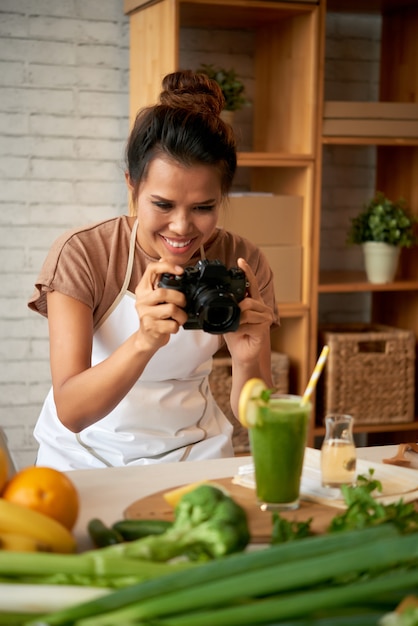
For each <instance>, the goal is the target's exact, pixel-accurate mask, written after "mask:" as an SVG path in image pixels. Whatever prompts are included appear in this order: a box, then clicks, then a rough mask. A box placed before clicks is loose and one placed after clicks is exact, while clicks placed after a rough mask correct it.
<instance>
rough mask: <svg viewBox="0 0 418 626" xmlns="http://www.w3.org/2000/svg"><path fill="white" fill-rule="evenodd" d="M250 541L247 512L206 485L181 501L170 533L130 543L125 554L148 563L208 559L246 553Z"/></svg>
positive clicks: (221, 493)
mask: <svg viewBox="0 0 418 626" xmlns="http://www.w3.org/2000/svg"><path fill="white" fill-rule="evenodd" d="M249 541H250V531H249V528H248V521H247V515H246V512H245V511H244V509H243V508H242V507H241V506H240V505H239V504H237V503H236V502H235V501H234V500H233V499H232V498H231V497H230V496H229V495H227V494H225V493H224V492H223V491H221V490H220V489H218V488H217V487H215V486H213V485H209V484H203V485H199V486H198V487H196V489H194V490H193V491H190V492H189V493H186V494H185V495H184V496H183V497H182V498H181V499H180V500H179V502H178V504H177V506H176V507H175V520H174V523H173V525H172V526H171V527H170V528H169V529H168V530H166V531H165V532H164V533H162V534H161V535H154V536H149V537H144V538H142V539H138V540H136V541H133V542H131V543H130V544H129V545H128V546H127V547H126V553H125V554H126V556H134V557H138V558H141V559H145V560H149V561H168V560H170V559H173V558H174V557H177V556H182V555H185V556H187V557H188V558H189V559H190V560H209V559H215V558H219V557H221V556H224V555H226V554H230V553H232V552H239V551H241V550H244V548H245V547H246V546H247V544H248V543H249Z"/></svg>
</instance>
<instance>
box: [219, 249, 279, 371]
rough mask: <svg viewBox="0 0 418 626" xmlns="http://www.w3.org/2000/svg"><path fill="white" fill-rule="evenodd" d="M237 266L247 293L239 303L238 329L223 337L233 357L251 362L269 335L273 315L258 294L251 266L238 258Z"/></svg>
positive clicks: (257, 355) (255, 358)
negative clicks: (247, 285)
mask: <svg viewBox="0 0 418 626" xmlns="http://www.w3.org/2000/svg"><path fill="white" fill-rule="evenodd" d="M238 266H239V267H240V269H242V270H243V271H244V272H245V275H246V277H247V281H248V283H249V287H248V295H247V297H246V298H244V299H243V300H242V301H241V302H240V304H239V306H240V309H241V318H240V325H239V328H238V330H237V331H235V332H232V333H227V334H225V335H224V338H225V341H226V344H227V346H228V349H229V351H230V353H231V356H232V358H233V359H234V358H235V359H236V360H237V361H238V360H239V361H240V362H241V363H248V364H251V363H252V362H253V361H254V360H257V359H258V358H259V355H260V351H261V349H262V347H263V345H264V343H265V340H266V337H268V338H269V337H270V327H271V325H272V323H273V321H274V316H273V311H272V310H271V309H270V308H269V307H268V306H267V305H266V304H264V302H263V300H262V298H261V296H260V290H259V288H258V284H257V279H256V277H255V275H254V272H253V271H252V269H251V267H250V266H249V265H248V263H247V262H246V261H244V259H238Z"/></svg>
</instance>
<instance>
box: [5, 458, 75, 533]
mask: <svg viewBox="0 0 418 626" xmlns="http://www.w3.org/2000/svg"><path fill="white" fill-rule="evenodd" d="M2 497H3V498H4V499H5V500H9V501H10V502H14V503H15V504H20V505H21V506H25V507H27V508H29V509H33V510H34V511H38V512H39V513H43V514H44V515H48V516H49V517H52V518H53V519H55V520H56V521H58V522H60V523H61V524H62V525H63V526H65V527H66V528H68V530H71V529H72V528H73V526H74V524H75V522H76V520H77V516H78V511H79V496H78V491H77V489H76V487H75V485H74V484H73V482H72V481H71V480H70V479H69V478H68V476H66V474H64V473H63V472H60V471H58V470H56V469H53V468H51V467H41V466H34V467H26V468H24V469H22V470H20V471H18V472H17V473H16V474H15V475H14V476H12V477H11V479H10V480H9V482H8V483H7V485H6V487H5V489H4V491H3V493H2Z"/></svg>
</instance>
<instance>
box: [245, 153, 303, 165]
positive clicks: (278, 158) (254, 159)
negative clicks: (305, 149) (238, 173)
mask: <svg viewBox="0 0 418 626" xmlns="http://www.w3.org/2000/svg"><path fill="white" fill-rule="evenodd" d="M313 160H314V159H313V155H312V154H288V153H287V152H239V153H238V165H239V166H240V167H306V166H307V165H310V164H311V163H312V162H313Z"/></svg>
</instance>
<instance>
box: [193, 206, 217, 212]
mask: <svg viewBox="0 0 418 626" xmlns="http://www.w3.org/2000/svg"><path fill="white" fill-rule="evenodd" d="M195 210H196V211H202V213H210V211H214V210H215V205H214V204H202V205H199V206H197V207H195Z"/></svg>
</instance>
